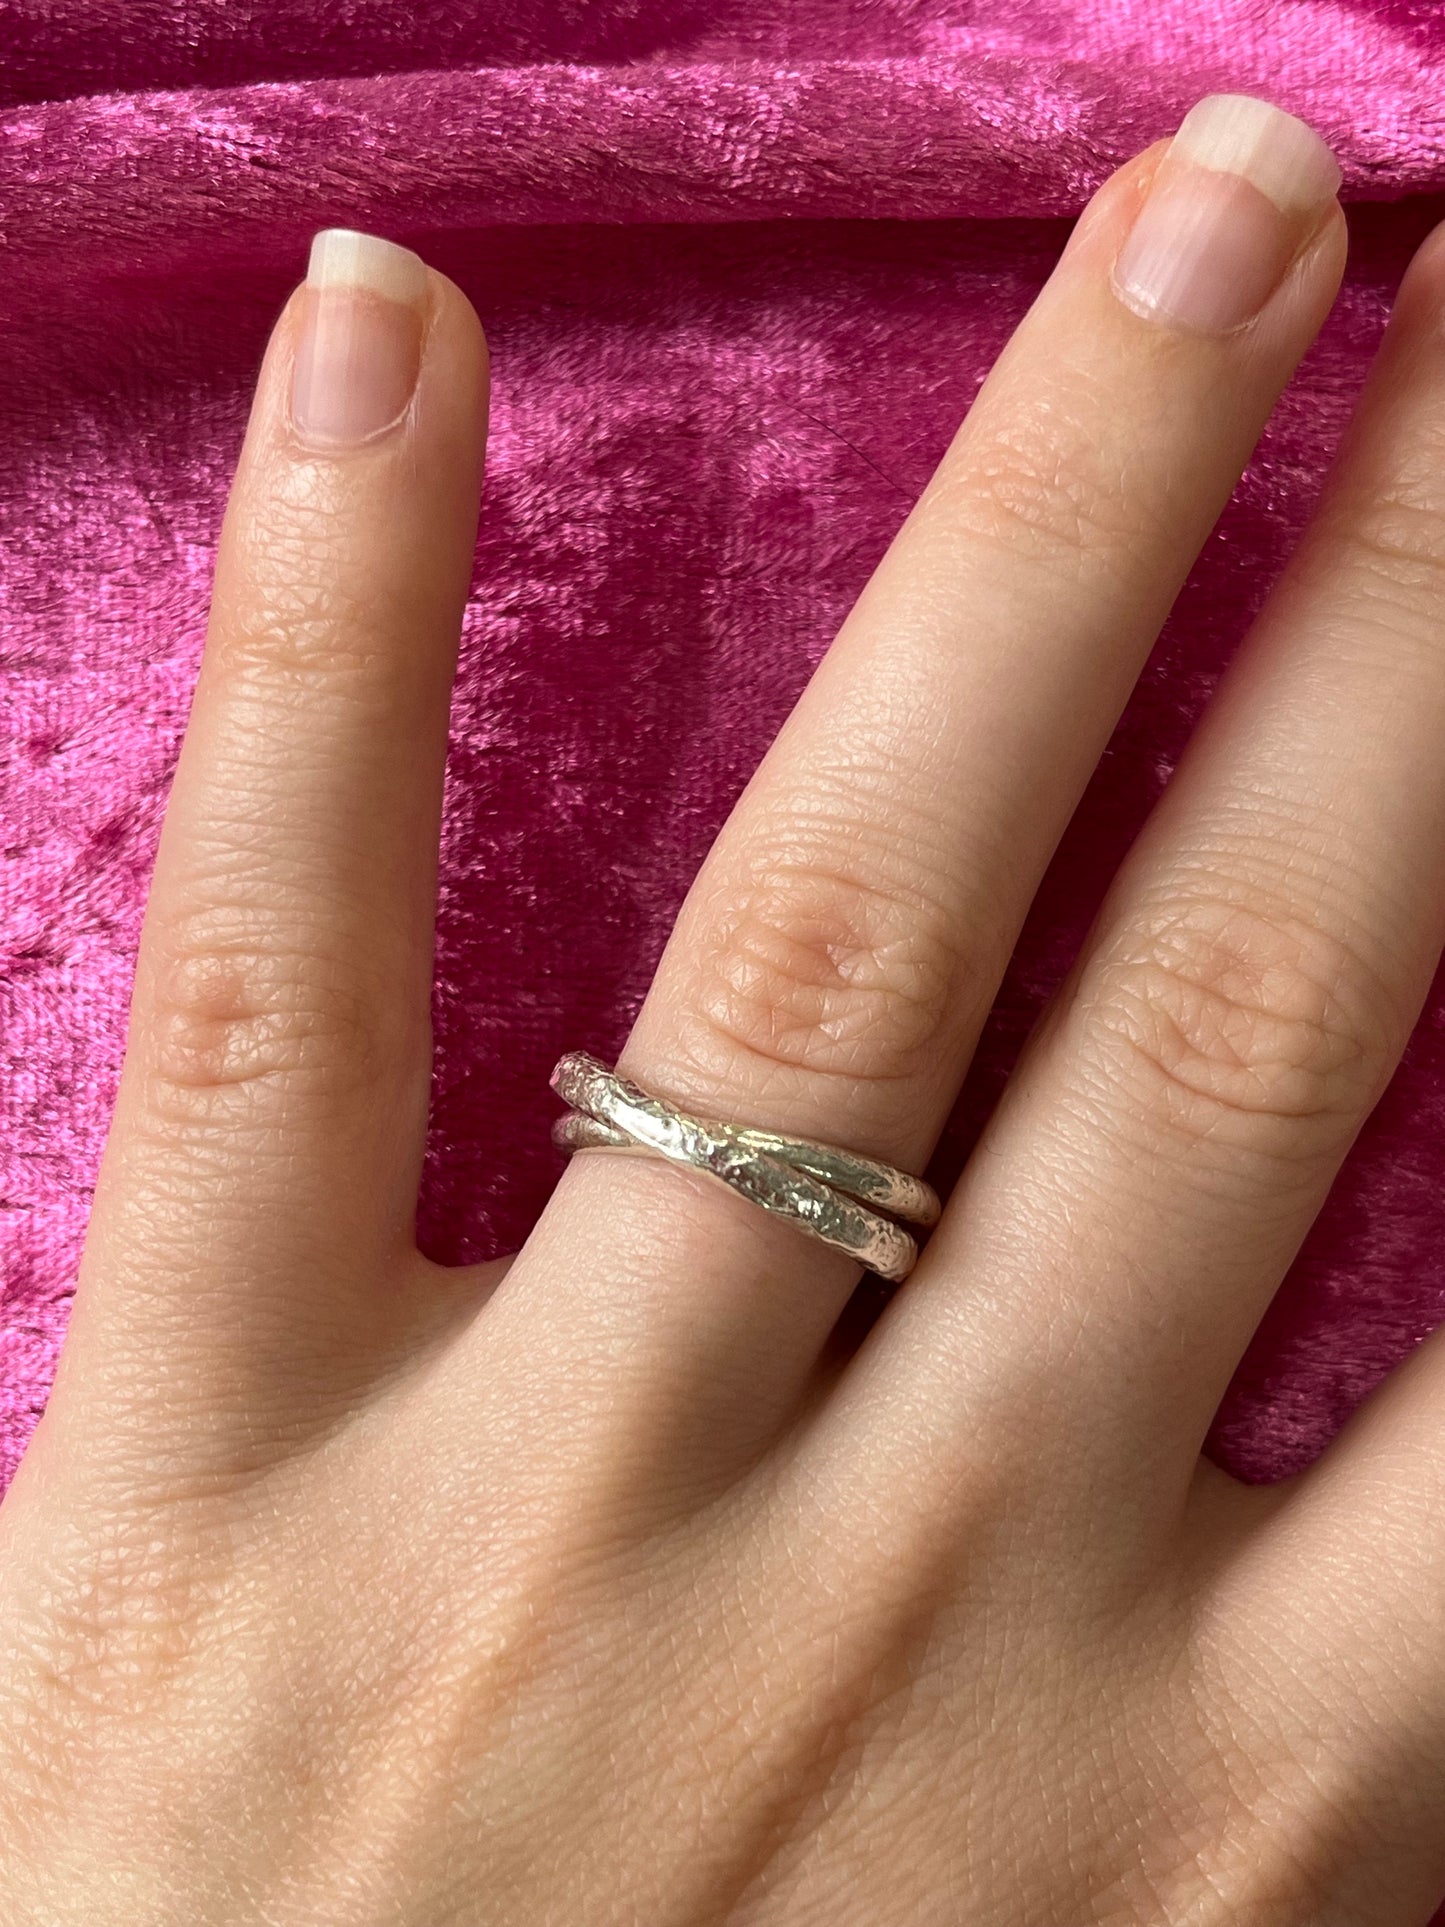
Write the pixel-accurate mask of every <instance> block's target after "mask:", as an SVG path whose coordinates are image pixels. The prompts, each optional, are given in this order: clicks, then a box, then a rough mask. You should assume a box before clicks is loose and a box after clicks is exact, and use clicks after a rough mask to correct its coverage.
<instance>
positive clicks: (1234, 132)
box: [1114, 94, 1340, 335]
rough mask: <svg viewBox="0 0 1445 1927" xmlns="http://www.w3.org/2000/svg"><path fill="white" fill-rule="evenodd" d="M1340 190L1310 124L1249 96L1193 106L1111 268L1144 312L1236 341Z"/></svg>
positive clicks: (1125, 295)
mask: <svg viewBox="0 0 1445 1927" xmlns="http://www.w3.org/2000/svg"><path fill="white" fill-rule="evenodd" d="M1339 184H1340V170H1339V166H1338V164H1337V163H1336V161H1335V157H1334V155H1333V154H1332V153H1331V152H1330V150H1329V148H1328V147H1326V145H1325V143H1324V142H1323V141H1322V140H1321V139H1320V137H1319V135H1318V134H1317V133H1315V131H1314V129H1313V128H1312V127H1307V126H1306V125H1305V123H1304V122H1303V121H1302V120H1296V119H1295V117H1294V116H1293V114H1286V113H1282V112H1281V110H1280V109H1279V108H1278V107H1271V106H1270V105H1269V103H1268V102H1267V101H1263V100H1254V99H1251V98H1250V97H1249V96H1248V95H1247V94H1211V95H1210V96H1209V98H1208V99H1207V100H1201V101H1200V102H1199V103H1198V105H1197V106H1195V107H1191V108H1190V110H1189V112H1188V113H1187V114H1186V115H1185V117H1184V119H1183V121H1182V122H1181V123H1180V127H1179V132H1178V133H1177V134H1176V135H1175V136H1174V139H1173V140H1172V141H1171V142H1170V144H1169V147H1168V150H1167V152H1166V153H1165V155H1164V157H1163V159H1162V160H1161V161H1160V163H1159V170H1158V172H1157V173H1156V175H1155V176H1154V180H1153V183H1152V185H1151V187H1150V190H1149V195H1148V198H1147V199H1146V200H1145V202H1144V205H1143V207H1142V208H1141V209H1140V210H1139V213H1138V215H1137V217H1136V219H1135V221H1134V225H1133V227H1132V229H1131V230H1130V232H1129V236H1128V239H1127V240H1126V241H1125V243H1124V245H1123V247H1122V248H1121V249H1120V251H1119V258H1118V260H1117V261H1116V262H1115V264H1114V287H1115V290H1116V292H1117V293H1118V294H1119V296H1120V297H1121V299H1122V300H1124V301H1125V302H1127V303H1128V305H1129V306H1130V307H1131V308H1133V309H1134V311H1135V312H1136V313H1137V314H1141V315H1145V316H1147V317H1149V318H1150V319H1151V320H1159V321H1165V322H1172V323H1174V324H1175V325H1176V326H1178V327H1182V328H1189V329H1195V330H1197V331H1198V332H1200V333H1202V334H1211V335H1218V334H1228V333H1230V332H1231V331H1232V330H1233V329H1235V328H1239V327H1242V326H1243V325H1244V323H1245V322H1246V321H1248V320H1250V319H1251V318H1252V317H1253V316H1254V315H1256V314H1258V313H1259V311H1260V309H1261V308H1262V307H1263V306H1264V304H1265V302H1266V301H1267V300H1268V299H1269V297H1270V296H1271V295H1272V294H1273V293H1274V291H1275V289H1276V288H1277V287H1278V286H1279V284H1280V282H1281V281H1282V280H1283V278H1284V272H1285V269H1286V268H1287V267H1288V266H1289V264H1290V262H1291V260H1292V259H1293V258H1294V256H1295V254H1296V252H1297V251H1298V249H1299V247H1300V246H1301V244H1302V243H1303V242H1304V241H1305V239H1306V238H1307V237H1308V235H1309V234H1310V233H1311V232H1312V231H1313V229H1314V227H1315V225H1316V224H1317V222H1318V221H1319V218H1320V215H1321V214H1322V213H1323V211H1324V209H1325V207H1326V206H1327V205H1328V203H1329V202H1330V201H1331V200H1332V199H1333V198H1334V195H1335V192H1336V190H1337V189H1338V187H1339Z"/></svg>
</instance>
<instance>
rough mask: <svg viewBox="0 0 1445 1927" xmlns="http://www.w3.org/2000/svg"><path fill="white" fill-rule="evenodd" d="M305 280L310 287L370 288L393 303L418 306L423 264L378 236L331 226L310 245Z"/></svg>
mask: <svg viewBox="0 0 1445 1927" xmlns="http://www.w3.org/2000/svg"><path fill="white" fill-rule="evenodd" d="M306 279H307V280H308V281H309V282H310V284H311V286H312V287H313V288H369V289H370V290H371V292H372V293H373V294H380V295H385V296H387V297H388V299H390V300H392V301H402V302H406V303H408V304H417V303H419V302H420V301H421V299H422V296H423V295H424V294H425V292H426V263H425V262H424V261H423V260H422V259H421V257H420V255H416V254H413V253H412V251H411V249H410V248H399V247H398V246H397V245H396V243H395V242H394V241H383V240H382V238H381V236H380V235H377V234H362V233H360V232H358V230H357V229H355V228H346V227H330V228H323V229H322V231H321V232H320V233H319V234H318V235H317V236H316V237H315V239H314V240H313V241H312V243H311V259H310V261H309V262H308V263H307V267H306Z"/></svg>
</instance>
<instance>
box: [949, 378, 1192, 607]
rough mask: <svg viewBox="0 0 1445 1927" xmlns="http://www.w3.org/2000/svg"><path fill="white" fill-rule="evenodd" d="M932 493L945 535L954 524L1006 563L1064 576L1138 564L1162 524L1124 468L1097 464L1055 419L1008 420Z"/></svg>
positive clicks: (1078, 436) (1065, 421) (1058, 416)
mask: <svg viewBox="0 0 1445 1927" xmlns="http://www.w3.org/2000/svg"><path fill="white" fill-rule="evenodd" d="M935 490H936V494H937V499H938V503H939V506H940V507H941V508H942V509H943V511H944V515H945V519H946V520H947V521H948V523H949V524H950V533H952V534H955V535H956V534H957V532H958V530H957V525H958V524H960V523H961V524H962V525H963V528H964V529H965V531H966V532H967V533H968V534H970V535H971V536H973V537H974V538H976V539H980V540H982V541H983V542H985V543H987V544H988V545H989V546H990V547H991V548H996V549H999V550H1002V551H1003V552H1004V553H1005V554H1007V555H1008V556H1009V557H1010V558H1011V559H1012V558H1022V559H1027V560H1028V561H1029V562H1030V563H1032V564H1035V565H1042V566H1047V567H1051V568H1054V569H1060V570H1063V571H1065V572H1066V573H1069V574H1071V575H1072V574H1076V573H1077V572H1078V571H1079V570H1080V569H1082V568H1084V567H1085V566H1088V565H1091V564H1092V565H1094V566H1097V565H1098V564H1099V563H1100V562H1106V561H1107V560H1108V559H1109V558H1110V557H1111V556H1113V555H1116V554H1119V553H1121V552H1126V551H1127V553H1129V554H1137V553H1138V544H1139V541H1140V539H1141V536H1144V537H1152V535H1153V533H1154V528H1153V524H1154V522H1155V521H1156V520H1157V519H1158V518H1159V516H1160V514H1161V509H1160V506H1159V504H1158V503H1157V502H1156V501H1155V500H1153V499H1150V498H1147V497H1145V496H1144V494H1143V491H1141V490H1139V489H1138V487H1137V485H1136V484H1135V482H1134V478H1133V474H1132V470H1131V468H1130V465H1129V463H1128V462H1127V461H1125V460H1120V461H1117V462H1114V463H1108V462H1104V461H1101V460H1100V458H1099V448H1098V437H1097V435H1094V436H1092V437H1091V436H1090V435H1088V434H1087V433H1086V432H1085V429H1084V426H1083V424H1082V423H1080V424H1078V425H1077V426H1076V425H1074V424H1073V423H1072V422H1071V421H1070V419H1069V418H1068V416H1067V414H1066V413H1063V412H1051V413H1050V414H1049V416H1048V417H1047V418H1046V419H1035V418H1033V417H1031V416H1029V415H1028V414H1027V413H1023V414H1020V415H1018V416H1016V417H1015V418H1014V419H1013V420H1012V421H1011V422H1010V423H1009V424H1008V425H1007V427H1006V428H1005V429H1004V430H1003V431H1002V432H998V433H995V434H993V435H992V436H991V437H990V439H989V440H988V442H987V444H986V445H984V446H981V447H978V448H975V449H970V450H969V452H968V453H967V455H966V456H965V457H964V458H963V459H962V460H961V461H960V462H959V464H958V466H957V468H956V469H954V470H953V471H952V472H945V473H944V474H941V475H940V477H939V480H938V482H937V483H936V484H935ZM930 493H934V491H930ZM1141 525H1142V526H1141Z"/></svg>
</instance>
